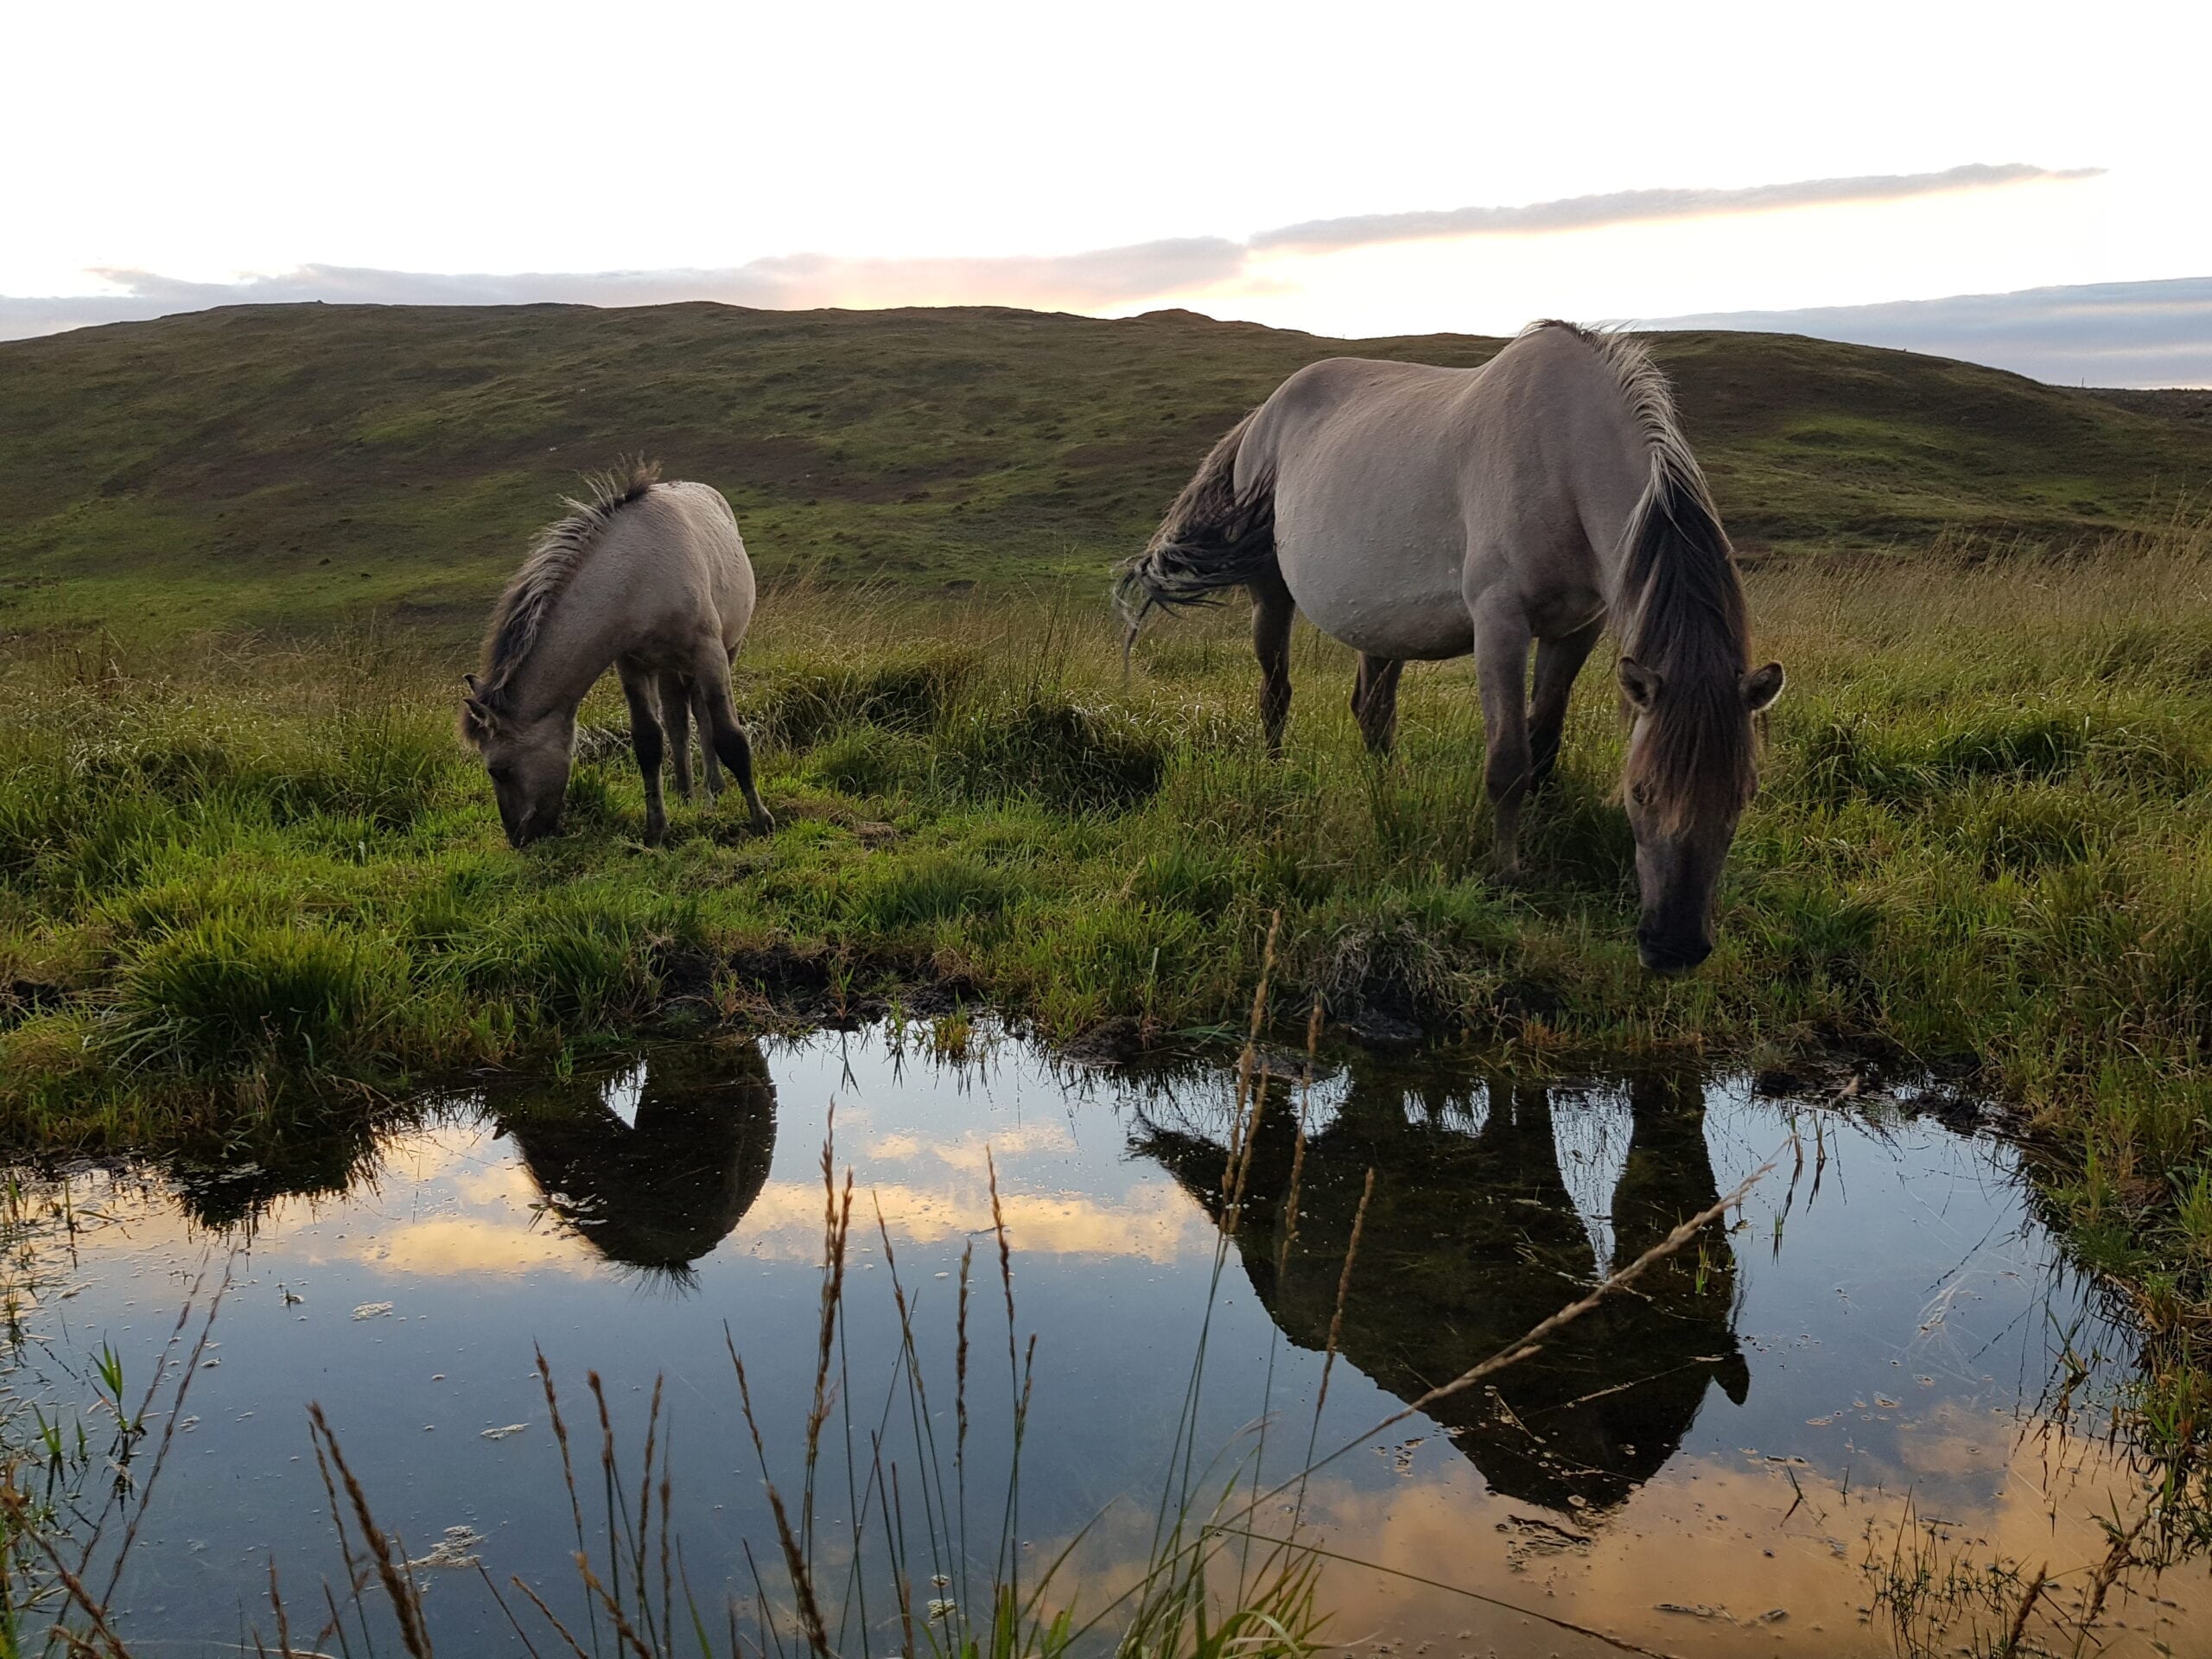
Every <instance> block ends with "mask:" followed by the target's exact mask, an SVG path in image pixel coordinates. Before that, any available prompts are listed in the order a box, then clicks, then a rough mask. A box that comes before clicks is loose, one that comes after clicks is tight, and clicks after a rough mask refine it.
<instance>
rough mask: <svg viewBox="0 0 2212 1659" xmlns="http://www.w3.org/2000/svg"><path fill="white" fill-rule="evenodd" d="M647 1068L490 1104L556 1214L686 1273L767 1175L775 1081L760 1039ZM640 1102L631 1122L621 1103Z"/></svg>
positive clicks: (618, 1252)
mask: <svg viewBox="0 0 2212 1659" xmlns="http://www.w3.org/2000/svg"><path fill="white" fill-rule="evenodd" d="M639 1071H641V1072H642V1076H640V1075H639V1072H632V1073H631V1074H630V1075H629V1076H628V1077H624V1078H620V1079H618V1080H617V1082H616V1083H615V1084H607V1083H606V1082H605V1081H604V1080H599V1081H594V1082H589V1083H587V1082H584V1081H582V1080H581V1079H580V1080H577V1081H575V1082H574V1083H571V1084H556V1085H553V1086H550V1087H545V1088H537V1089H533V1090H531V1092H530V1094H529V1095H527V1096H522V1097H518V1098H516V1099H513V1100H509V1101H499V1102H495V1103H493V1110H494V1113H495V1116H496V1117H497V1120H498V1122H499V1128H500V1131H501V1132H502V1133H503V1134H505V1135H512V1137H513V1138H514V1142H515V1145H516V1147H517V1148H518V1150H519V1151H520V1153H521V1154H522V1164H523V1167H524V1170H526V1171H527V1172H528V1173H529V1175H530V1178H531V1180H532V1181H534V1182H536V1183H537V1186H538V1188H539V1190H540V1191H542V1192H543V1193H544V1195H545V1200H546V1207H547V1211H548V1213H549V1214H550V1216H551V1217H553V1218H554V1219H555V1220H556V1222H558V1223H559V1224H561V1225H562V1226H563V1228H564V1229H566V1230H568V1231H569V1232H571V1233H573V1234H574V1235H575V1236H576V1237H578V1238H580V1239H582V1240H583V1242H584V1243H587V1244H588V1245H590V1246H591V1248H592V1249H594V1250H595V1251H597V1252H598V1253H599V1254H600V1255H602V1256H604V1257H606V1258H607V1260H608V1261H610V1262H615V1263H616V1264H618V1265H620V1266H623V1267H627V1268H637V1269H639V1270H641V1271H643V1272H645V1273H647V1274H653V1275H656V1276H658V1277H662V1278H664V1279H666V1280H668V1281H671V1282H672V1283H676V1284H685V1283H689V1282H690V1278H691V1264H692V1263H693V1262H697V1261H698V1260H699V1259H700V1258H701V1257H702V1256H704V1255H707V1253H708V1252H709V1251H710V1250H712V1249H714V1248H715V1245H717V1244H719V1243H721V1242H722V1240H723V1239H725V1238H727V1237H728V1236H729V1235H730V1234H731V1232H733V1231H734V1230H735V1229H736V1227H737V1224H738V1223H739V1222H741V1221H742V1220H743V1219H744V1218H745V1213H746V1211H748V1210H750V1209H751V1208H752V1207H753V1203H754V1201H755V1200H756V1199H758V1198H760V1190H761V1188H763V1187H764V1186H766V1185H767V1181H768V1167H769V1165H770V1164H771V1162H772V1161H773V1159H774V1156H775V1150H776V1086H775V1084H773V1083H772V1082H771V1081H770V1079H769V1076H768V1062H767V1058H766V1056H765V1055H763V1054H762V1053H761V1052H760V1047H759V1046H758V1045H757V1044H753V1043H747V1044H745V1045H743V1046H741V1047H729V1046H703V1047H696V1048H694V1047H691V1046H684V1047H681V1048H671V1049H666V1050H663V1051H660V1052H656V1053H654V1054H652V1056H650V1057H649V1058H647V1059H645V1061H644V1062H643V1063H642V1065H641V1066H640V1068H639ZM632 1103H634V1107H635V1110H634V1113H632V1116H631V1118H630V1121H628V1122H625V1121H624V1113H623V1111H621V1110H618V1109H617V1107H618V1106H620V1107H624V1108H627V1107H629V1106H630V1105H632Z"/></svg>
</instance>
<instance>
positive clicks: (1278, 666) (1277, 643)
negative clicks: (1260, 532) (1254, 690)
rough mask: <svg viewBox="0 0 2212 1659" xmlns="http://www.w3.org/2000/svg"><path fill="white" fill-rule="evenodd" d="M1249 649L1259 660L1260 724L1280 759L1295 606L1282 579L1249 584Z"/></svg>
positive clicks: (1286, 715)
mask: <svg viewBox="0 0 2212 1659" xmlns="http://www.w3.org/2000/svg"><path fill="white" fill-rule="evenodd" d="M1251 593H1252V649H1253V651H1254V652H1255V653H1256V654H1257V655H1258V657H1259V658H1260V724H1261V726H1262V728H1265V730H1266V732H1267V734H1268V754H1269V755H1271V756H1273V757H1274V758H1275V759H1277V760H1280V759H1281V757H1282V728H1283V726H1284V723H1285V722H1286V721H1288V720H1289V719H1290V625H1291V624H1292V622H1294V621H1295V620H1297V617H1298V606H1297V603H1296V602H1295V601H1294V600H1293V599H1292V598H1291V596H1290V589H1289V588H1287V587H1286V586H1285V585H1284V583H1283V580H1282V578H1281V576H1274V577H1271V578H1269V579H1268V580H1267V581H1265V582H1254V583H1252V584H1251Z"/></svg>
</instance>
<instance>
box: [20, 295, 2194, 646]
mask: <svg viewBox="0 0 2212 1659" xmlns="http://www.w3.org/2000/svg"><path fill="white" fill-rule="evenodd" d="M1501 343H1502V342H1500V341H1498V340H1489V339H1481V338H1475V337H1469V336H1459V335H1434V336H1427V337H1421V338H1409V339H1389V340H1360V341H1346V340H1326V339H1321V338H1318V337H1316V336H1313V335H1310V334H1296V333H1291V332H1287V331H1283V330H1277V329H1268V328H1262V327H1255V326H1252V325H1249V324H1236V323H1217V322H1212V321H1208V320H1206V319H1205V318H1201V317H1197V316H1193V315H1191V314H1189V313H1186V312H1168V313H1160V314H1156V315H1152V316H1147V317H1141V318H1136V319H1131V320H1126V321H1101V320H1097V319H1092V318H1084V317H1074V316H1057V315H1037V314H1033V313H1026V312H1019V311H1006V310H984V309H965V310H963V309H950V310H931V311H911V310H910V311H871V312H834V311H822V312H797V313H794V312H775V311H745V310H740V309H736V308H730V307H724V306H713V305H703V304H702V305H679V306H660V307H652V308H639V309H630V310H612V311H601V310H592V309H589V308H579V307H560V306H513V307H504V308H474V309H466V308H463V309H453V308H433V307H353V306H273V307H243V308H228V309H224V310H219V311H213V312H206V313H200V314H197V315H190V316H181V317H174V318H170V319H168V320H165V321H160V322H152V323H134V324H126V325H121V326H118V327H105V328H92V329H84V330H79V331H78V332H75V333H73V334H62V335H58V336H55V337H53V338H50V339H45V340H20V341H14V342H10V343H6V344H0V430H4V431H5V432H6V433H7V434H8V442H6V444H5V445H4V446H0V500H4V501H6V502H7V504H8V512H7V514H6V515H5V522H4V524H0V573H4V574H3V575H0V632H7V633H17V634H24V633H29V634H37V633H45V632H63V633H68V632H74V631H77V630H80V629H81V628H82V627H83V626H86V624H88V623H92V624H98V623H108V624H111V625H117V626H135V625H137V624H138V623H141V622H143V620H144V619H146V618H148V617H158V618H160V619H161V620H162V622H163V623H164V624H165V625H168V626H198V627H221V628H235V627H239V626H250V627H255V628H261V629H267V630H271V631H276V632H297V631H299V630H302V629H321V628H324V627H327V626H330V625H331V624H333V623H334V622H336V621H340V620H345V619H347V618H359V617H361V616H365V615H366V614H368V613H371V612H378V613H381V614H383V615H385V617H386V618H387V620H390V621H393V622H396V624H397V626H398V627H400V628H401V629H404V631H405V632H408V633H409V634H413V635H420V634H423V633H432V634H438V635H442V636H445V637H448V638H449V637H454V636H457V635H460V634H465V633H467V632H472V631H474V629H475V628H476V627H477V626H479V625H480V620H481V618H482V616H483V613H484V610H485V607H486V606H487V605H488V603H489V601H490V600H491V597H492V595H493V594H495V593H496V592H497V591H498V589H499V584H500V582H501V581H502V580H503V579H504V578H505V575H506V574H507V573H508V571H509V570H510V569H512V566H513V563H514V560H515V559H516V557H517V556H518V552H519V550H520V549H521V547H522V546H523V544H524V538H525V537H527V536H528V535H529V533H530V532H531V531H532V530H534V529H535V528H536V527H537V526H538V525H539V524H542V523H543V522H544V520H545V519H546V518H548V517H549V516H550V511H551V504H552V499H553V497H554V495H555V494H556V493H557V492H560V491H563V490H568V489H573V488H574V487H575V475H576V474H577V473H578V472H579V471H582V470H585V469H588V468H592V467H601V466H605V465H607V464H608V463H609V462H610V461H613V458H614V454H615V453H616V452H617V451H618V450H619V451H629V450H634V449H640V448H642V449H644V450H645V451H646V452H648V453H650V454H654V455H656V456H658V457H660V458H661V459H662V460H664V461H665V462H666V464H667V467H668V472H669V475H670V476H671V477H679V478H699V479H703V480H707V481H709V482H710V483H713V484H715V485H716V486H719V487H720V488H721V489H722V490H723V491H724V492H726V493H728V496H729V498H730V499H731V501H732V502H733V503H734V505H735V506H736V508H737V512H738V517H739V520H740V522H741V524H743V525H744V528H745V533H746V537H747V542H748V543H749V544H750V546H751V547H752V549H753V556H754V558H755V560H756V561H757V563H759V565H760V569H762V571H763V572H764V573H765V574H766V575H768V576H770V577H771V578H773V579H777V580H779V581H788V580H791V579H793V578H795V577H798V576H801V575H809V576H813V577H817V578H820V579H823V580H829V581H836V582H849V581H855V580H862V579H865V580H868V581H882V580H890V581H893V582H898V583H899V584H902V585H905V586H906V587H909V588H917V589H919V590H923V591H931V590H936V591H942V590H943V589H944V588H946V587H947V586H948V585H952V584H960V583H965V582H982V583H984V584H985V585H986V586H998V587H1004V586H1007V585H1019V584H1020V583H1023V582H1034V581H1036V580H1039V579H1040V578H1045V577H1052V578H1060V577H1070V576H1072V577H1076V578H1077V579H1079V580H1080V581H1081V582H1084V584H1086V585H1087V584H1091V583H1095V582H1098V581H1100V580H1101V579H1102V577H1101V574H1100V573H1101V572H1103V569H1105V568H1106V566H1107V565H1108V564H1109V563H1110V562H1111V561H1112V560H1114V559H1115V558H1117V557H1120V556H1123V555H1125V554H1127V553H1128V552H1130V551H1132V550H1135V548H1136V547H1138V546H1140V545H1141V543H1142V542H1143V540H1144V537H1146V535H1147V533H1148V532H1149V531H1150V530H1151V528H1152V526H1153V524H1154V523H1155V522H1156V521H1157V518H1158V516H1159V513H1160V511H1161V509H1162V508H1163V507H1164V505H1166V502H1167V501H1168V500H1169V499H1171V498H1172V497H1173V494H1174V493H1175V491H1176V489H1177V488H1178V487H1179V486H1180V485H1181V484H1182V483H1183V481H1184V480H1185V479H1187V478H1188V477H1189V476H1190V474H1191V472H1192V468H1193V467H1195V466H1196V464H1197V462H1198V459H1199V458H1200V457H1201V456H1202V455H1204V454H1205V451H1206V449H1207V448H1208V446H1209V445H1211V443H1212V442H1213V441H1214V439H1215V438H1217V436H1219V435H1220V434H1221V433H1222V432H1224V431H1225V430H1226V429H1228V427H1229V426H1230V424H1231V423H1233V422H1234V421H1235V420H1236V417H1237V416H1239V415H1240V414H1242V413H1243V411H1244V410H1247V409H1249V408H1250V407H1251V406H1252V405H1254V404H1257V403H1258V402H1259V401H1260V400H1261V399H1262V398H1263V397H1266V396H1267V394H1268V392H1269V391H1272V390H1273V389H1274V386H1275V385H1277V384H1278V383H1280V382H1281V380H1282V378H1284V377H1285V376H1287V374H1289V373H1290V372H1292V371H1293V370H1294V369H1296V368H1299V367H1300V366H1302V365H1305V364H1306V363H1309V362H1312V361H1313V360H1315V359H1319V358H1323V357H1329V356H1334V355H1340V354H1344V353H1348V352H1351V353H1358V354H1362V355H1367V356H1380V357H1389V358H1403V359H1418V360H1421V361H1424V362H1433V363H1443V364H1455V365H1469V364H1477V363H1481V362H1483V361H1485V360H1486V359H1488V358H1489V357H1490V355H1491V353H1493V352H1495V351H1496V350H1497V348H1498V346H1499V345H1500V344H1501ZM1654 351H1655V353H1656V357H1657V359H1658V360H1659V362H1660V363H1661V365H1662V366H1663V367H1664V368H1665V369H1666V370H1667V371H1668V372H1669V374H1670V375H1671V376H1672V377H1673V378H1674V379H1675V383H1676V386H1677V391H1678V395H1679V397H1680V401H1681V407H1682V411H1683V416H1684V419H1685V422H1686V423H1687V426H1688V431H1689V434H1690V436H1691V438H1692V440H1693V441H1694V443H1695V444H1696V446H1697V448H1698V451H1699V453H1700V455H1701V456H1702V458H1703V459H1704V461H1705V464H1706V466H1707V469H1708V471H1709V473H1710V474H1711V476H1712V479H1713V487H1714V489H1715V491H1716V493H1717V494H1718V496H1719V502H1720V505H1721V507H1722V510H1723V512H1724V514H1725V516H1726V519H1727V522H1728V524H1729V525H1730V527H1731V529H1732V531H1733V532H1734V534H1735V537H1736V539H1737V541H1738V545H1739V547H1740V548H1741V549H1742V550H1743V551H1744V552H1745V555H1746V556H1747V557H1749V558H1751V559H1753V560H1757V559H1760V558H1763V557H1765V556H1770V555H1771V554H1775V553H1783V554H1802V553H1808V552H1811V553H1826V552H1829V551H1832V550H1836V549H1846V550H1880V549H1885V548H1893V547H1897V546H1903V547H1905V548H1910V549H1917V548H1918V547H1919V546H1921V545H1923V544H1924V543H1926V542H1927V541H1928V540H1929V538H1930V537H1934V536H1936V535H1937V534H1939V533H1942V532H1946V531H1948V532H1952V533H1956V534H1963V535H1967V536H1971V537H1981V538H1985V539H1987V538H1996V539H1999V540H2003V541H2012V542H2021V543H2027V544H2031V545H2035V546H2042V547H2056V548H2064V547H2071V546H2075V545H2079V544H2081V543H2084V542H2085V541H2088V540H2094V539H2097V538H2101V537H2105V536H2107V535H2109V534H2111V533H2113V531H2116V530H2124V529H2129V528H2140V527H2142V526H2144V525H2146V524H2158V523H2162V522H2164V520H2165V519H2166V518H2169V517H2171V514H2172V512H2174V511H2175V508H2176V506H2177V504H2178V503H2182V502H2185V501H2187V500H2189V499H2191V498H2192V497H2201V496H2202V493H2203V492H2204V490H2205V489H2206V487H2207V486H2208V484H2212V426H2207V425H2206V423H2203V422H2202V421H2201V420H2191V419H2190V418H2188V416H2189V413H2190V410H2191V408H2192V407H2193V405H2192V404H2190V403H2188V402H2187V401H2186V395H2176V396H2174V397H2161V396H2160V395H2159V394H2154V393H2133V394H2128V395H2126V396H2125V397H2106V396H2103V395H2101V394H2098V393H2094V392H2085V391H2074V390H2069V389H2065V388H2060V387H2053V386H2046V385H2038V384H2037V383H2035V382H2033V381H2030V380H2025V379H2022V378H2019V377H2018V376H2016V375H2010V374H2005V373H2001V372H1998V371H1996V370H1993V369H1983V368H1977V367H1974V366H1972V365H1967V364H1961V363H1954V362H1948V361H1945V360H1943V359H1937V358H1930V357H1923V356H1916V355H1914V354H1912V353H1903V352H1886V351H1876V350H1872V349H1869V348H1866V347H1862V346H1842V345H1834V344H1830V343H1827V342H1822V341H1816V340H1802V339H1796V338H1792V337H1789V336H1783V335H1772V334H1665V335H1661V336H1658V337H1657V338H1656V340H1655V341H1654Z"/></svg>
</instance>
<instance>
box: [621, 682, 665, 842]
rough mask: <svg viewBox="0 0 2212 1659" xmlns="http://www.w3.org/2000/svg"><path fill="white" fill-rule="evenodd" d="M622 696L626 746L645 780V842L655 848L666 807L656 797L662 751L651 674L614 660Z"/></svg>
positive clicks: (657, 794)
mask: <svg viewBox="0 0 2212 1659" xmlns="http://www.w3.org/2000/svg"><path fill="white" fill-rule="evenodd" d="M614 666H615V670H616V671H617V672H618V673H620V675H621V677H622V696H623V697H624V699H625V700H626V701H627V702H628V703H629V705H630V747H632V748H633V749H635V750H636V751H637V754H638V774H639V777H641V778H643V779H645V845H646V846H648V847H658V846H659V845H660V843H661V838H662V837H663V836H665V835H667V833H668V810H667V808H666V807H664V805H662V804H661V798H660V762H661V755H662V753H663V752H664V744H663V742H662V740H661V730H660V715H659V711H658V709H655V708H654V706H653V703H654V697H653V681H652V676H651V675H650V674H648V673H646V672H645V670H643V669H641V668H636V667H633V666H632V665H631V664H628V663H622V662H618V663H617V664H615V665H614Z"/></svg>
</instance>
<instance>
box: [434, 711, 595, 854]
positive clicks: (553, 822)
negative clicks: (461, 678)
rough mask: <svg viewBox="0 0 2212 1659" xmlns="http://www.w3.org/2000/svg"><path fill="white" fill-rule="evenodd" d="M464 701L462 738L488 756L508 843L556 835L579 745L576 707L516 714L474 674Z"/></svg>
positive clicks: (486, 766)
mask: <svg viewBox="0 0 2212 1659" xmlns="http://www.w3.org/2000/svg"><path fill="white" fill-rule="evenodd" d="M466 681H467V690H466V691H465V692H464V693H463V694H462V696H461V738H462V741H465V742H467V744H468V745H469V747H472V748H474V750H475V751H476V752H477V753H479V754H480V755H482V756H483V757H484V769H485V770H486V772H490V773H491V774H492V792H493V795H494V796H496V797H497V798H498V799H499V823H500V824H501V825H502V826H503V827H504V828H505V829H506V832H507V842H508V844H509V845H510V846H513V847H518V848H519V847H524V846H527V845H528V844H529V843H530V842H533V841H536V840H537V838H538V837H539V836H550V835H554V834H556V833H557V832H558V831H559V829H560V828H561V808H562V805H563V802H564V801H566V799H567V798H568V793H569V756H570V753H572V751H573V750H574V748H575V737H576V717H575V710H574V709H553V710H550V711H549V712H548V713H545V714H543V715H537V716H536V717H535V718H523V717H519V716H518V715H516V714H515V713H514V712H513V711H512V709H507V708H506V707H505V705H504V704H503V703H502V702H500V700H499V698H498V697H497V696H494V695H493V694H492V693H490V692H487V691H486V690H483V689H481V688H480V687H479V685H478V684H477V683H476V677H475V676H474V674H471V675H468V676H467V677H466Z"/></svg>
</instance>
